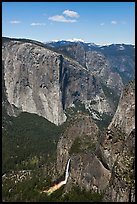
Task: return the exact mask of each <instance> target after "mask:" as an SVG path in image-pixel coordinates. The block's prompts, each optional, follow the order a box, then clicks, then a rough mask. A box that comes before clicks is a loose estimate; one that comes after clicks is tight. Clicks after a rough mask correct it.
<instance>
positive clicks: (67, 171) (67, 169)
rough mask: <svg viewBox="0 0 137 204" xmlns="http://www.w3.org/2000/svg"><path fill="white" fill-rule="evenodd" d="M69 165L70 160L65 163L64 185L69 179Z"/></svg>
mask: <svg viewBox="0 0 137 204" xmlns="http://www.w3.org/2000/svg"><path fill="white" fill-rule="evenodd" d="M69 164H70V159H69V160H68V163H67V168H66V174H65V184H66V183H67V180H68V177H69Z"/></svg>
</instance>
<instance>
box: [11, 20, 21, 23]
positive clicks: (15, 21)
mask: <svg viewBox="0 0 137 204" xmlns="http://www.w3.org/2000/svg"><path fill="white" fill-rule="evenodd" d="M10 23H11V24H19V23H21V21H17V20H14V21H10Z"/></svg>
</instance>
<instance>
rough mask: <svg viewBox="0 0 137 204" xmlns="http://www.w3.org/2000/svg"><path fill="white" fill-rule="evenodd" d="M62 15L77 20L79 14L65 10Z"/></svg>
mask: <svg viewBox="0 0 137 204" xmlns="http://www.w3.org/2000/svg"><path fill="white" fill-rule="evenodd" d="M63 14H65V15H66V16H69V17H71V18H79V14H78V13H77V12H75V11H70V10H65V11H64V12H63Z"/></svg>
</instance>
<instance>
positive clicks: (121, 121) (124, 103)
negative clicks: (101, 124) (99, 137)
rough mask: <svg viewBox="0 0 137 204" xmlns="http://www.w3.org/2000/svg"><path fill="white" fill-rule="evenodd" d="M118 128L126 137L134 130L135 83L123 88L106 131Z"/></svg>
mask: <svg viewBox="0 0 137 204" xmlns="http://www.w3.org/2000/svg"><path fill="white" fill-rule="evenodd" d="M113 127H120V128H121V130H122V131H123V132H125V133H126V134H127V135H129V134H130V132H131V131H132V130H133V129H135V82H133V81H132V82H130V83H129V85H128V86H126V87H125V89H124V91H123V93H122V94H121V98H120V101H119V105H118V108H117V111H116V113H115V115H114V117H113V120H112V122H111V123H110V125H109V127H108V129H112V128H113Z"/></svg>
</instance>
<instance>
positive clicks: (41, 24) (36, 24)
mask: <svg viewBox="0 0 137 204" xmlns="http://www.w3.org/2000/svg"><path fill="white" fill-rule="evenodd" d="M30 25H31V26H45V25H46V24H45V23H31V24H30Z"/></svg>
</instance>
